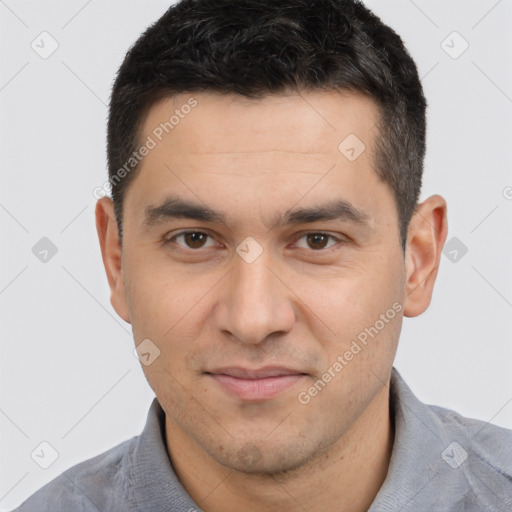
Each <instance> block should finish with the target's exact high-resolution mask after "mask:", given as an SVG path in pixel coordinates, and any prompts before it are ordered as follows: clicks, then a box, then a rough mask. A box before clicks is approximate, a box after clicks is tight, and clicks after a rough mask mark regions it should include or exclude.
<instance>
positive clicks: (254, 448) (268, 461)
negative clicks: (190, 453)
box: [208, 440, 318, 476]
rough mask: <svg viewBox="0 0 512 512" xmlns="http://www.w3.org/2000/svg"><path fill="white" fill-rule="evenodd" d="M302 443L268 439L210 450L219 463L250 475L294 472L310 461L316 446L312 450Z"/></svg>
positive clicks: (315, 453)
mask: <svg viewBox="0 0 512 512" xmlns="http://www.w3.org/2000/svg"><path fill="white" fill-rule="evenodd" d="M299 446H300V443H296V442H293V443H290V442H288V443H284V442H282V441H281V442H279V443H269V442H268V440H260V441H259V442H258V441H254V440H253V441H248V442H246V443H245V444H243V445H242V446H241V447H239V448H237V447H231V448H229V447H227V446H225V445H224V446H216V447H213V450H208V451H209V452H210V456H211V457H212V458H213V459H215V460H216V461H217V462H218V463H219V464H222V465H223V466H225V467H227V468H229V469H231V470H233V471H237V472H240V473H246V474H248V475H253V476H256V475H259V476H271V475H274V476H275V475H279V474H284V473H289V472H293V471H294V470H296V469H298V468H300V467H302V466H304V465H305V464H307V463H308V462H309V461H310V460H311V459H312V458H313V457H314V456H315V455H317V453H318V452H317V450H316V447H313V446H311V447H310V449H309V450H307V449H305V447H304V446H301V449H300V450H299V449H298V448H299Z"/></svg>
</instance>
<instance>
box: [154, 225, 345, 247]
mask: <svg viewBox="0 0 512 512" xmlns="http://www.w3.org/2000/svg"><path fill="white" fill-rule="evenodd" d="M192 233H196V234H201V235H206V236H207V237H209V238H211V239H213V237H212V236H211V235H210V234H209V233H207V232H205V231H198V230H193V229H190V230H184V231H180V232H178V233H176V234H175V235H173V236H172V237H170V238H166V239H164V241H163V243H164V245H169V244H172V243H175V240H176V239H177V238H178V237H180V236H185V235H188V234H192ZM308 235H321V236H326V237H328V238H329V239H330V240H334V241H335V242H336V244H335V245H338V244H344V243H346V242H347V240H346V239H345V238H338V237H335V236H334V235H331V234H329V233H325V232H324V231H307V232H305V233H303V234H301V236H300V237H299V238H297V239H296V241H295V243H296V242H298V241H299V240H301V239H302V238H304V237H307V236H308ZM177 245H178V246H179V247H180V248H181V249H185V250H189V251H191V252H199V251H200V250H201V249H203V248H204V247H200V248H199V249H192V248H190V247H183V246H181V245H179V244H177ZM335 245H333V246H331V247H326V248H322V249H316V250H315V249H310V250H311V251H313V252H315V253H320V252H326V251H328V250H329V249H332V248H333V247H335Z"/></svg>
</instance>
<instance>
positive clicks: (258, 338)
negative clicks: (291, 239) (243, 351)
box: [215, 251, 295, 344]
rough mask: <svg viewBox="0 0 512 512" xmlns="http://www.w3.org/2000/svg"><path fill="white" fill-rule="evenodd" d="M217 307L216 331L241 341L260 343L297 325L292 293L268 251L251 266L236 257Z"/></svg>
mask: <svg viewBox="0 0 512 512" xmlns="http://www.w3.org/2000/svg"><path fill="white" fill-rule="evenodd" d="M234 265H235V266H234V268H233V270H232V271H231V272H229V274H228V276H226V280H225V282H224V289H223V293H222V297H221V298H220V299H219V302H218V303H217V305H216V312H215V324H216V328H217V329H218V330H220V331H222V332H223V333H224V334H225V335H226V334H227V335H229V336H231V337H232V338H234V339H235V340H237V341H238V342H241V343H245V344H258V343H262V342H263V341H265V340H266V339H267V338H268V337H269V336H271V335H276V334H284V333H287V332H289V331H290V330H291V329H292V326H293V323H294V322H295V311H294V307H293V293H292V292H291V291H290V289H289V288H288V287H287V286H286V285H285V284H284V283H283V281H282V280H281V279H280V277H278V275H279V273H278V272H277V271H276V270H275V269H272V268H271V267H272V264H271V261H269V258H268V257H267V254H266V251H264V252H263V254H261V255H260V256H259V258H258V259H257V260H256V261H253V262H252V263H248V262H246V261H244V260H243V259H242V258H240V257H238V256H237V257H236V259H235V264H234Z"/></svg>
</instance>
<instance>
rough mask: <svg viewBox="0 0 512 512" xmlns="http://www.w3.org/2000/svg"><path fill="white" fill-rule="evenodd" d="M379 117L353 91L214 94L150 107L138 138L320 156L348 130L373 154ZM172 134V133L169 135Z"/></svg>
mask: <svg viewBox="0 0 512 512" xmlns="http://www.w3.org/2000/svg"><path fill="white" fill-rule="evenodd" d="M378 118H379V112H378V107H377V105H376V104H375V102H374V101H373V100H372V99H371V98H369V97H367V96H365V95H363V94H360V93H356V92H351V91H328V92H309V93H306V92H303V93H287V94H285V93H283V94H274V95H269V96H265V97H263V98H260V99H251V98H245V97H243V96H240V95H234V94H229V95H227V94H226V95H220V94H215V93H204V92H203V93H191V94H179V95H176V96H173V97H171V98H164V99H162V100H160V101H158V102H157V103H155V104H154V105H153V106H152V107H151V108H150V109H149V111H148V113H147V116H146V118H145V121H144V123H143V127H142V130H141V136H142V138H145V137H147V136H151V137H153V138H154V139H155V140H156V141H157V142H162V140H160V139H165V141H164V142H165V144H167V145H171V146H172V145H175V146H181V145H183V144H185V145H186V147H187V152H189V153H194V154H195V155H203V154H210V155H214V154H219V153H223V152H228V153H231V154H232V155H233V156H235V155H236V154H238V155H240V156H239V157H238V158H240V159H242V158H251V157H252V158H257V157H256V156H254V155H251V153H256V154H258V155H260V154H261V153H262V152H269V151H280V152H286V151H291V152H293V153H296V154H303V155H305V156H308V155H313V156H314V155H318V154H324V153H325V152H326V151H327V152H329V151H332V150H333V149H334V150H335V151H337V150H338V145H339V143H341V142H342V141H343V140H344V139H345V138H346V137H347V136H348V135H350V134H353V135H357V136H358V137H359V139H361V141H362V142H363V143H364V145H365V147H366V150H367V151H366V153H367V156H368V154H369V153H371V149H372V142H373V136H374V134H375V125H376V123H377V121H378ZM171 135H172V136H171Z"/></svg>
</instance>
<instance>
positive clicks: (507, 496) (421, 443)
mask: <svg viewBox="0 0 512 512" xmlns="http://www.w3.org/2000/svg"><path fill="white" fill-rule="evenodd" d="M390 391H391V395H390V398H391V401H390V404H391V406H392V410H393V413H394V414H393V418H394V425H395V440H394V446H393V453H392V457H391V461H390V469H389V471H388V477H387V479H386V481H385V482H384V486H383V489H382V493H381V496H380V497H379V501H378V502H377V504H376V506H375V507H374V508H373V509H372V512H373V511H374V510H375V511H377V510H379V511H380V510H386V511H387V510H390V508H389V503H393V507H394V508H393V510H394V509H396V506H397V500H398V498H397V496H399V495H400V494H403V496H401V500H398V501H400V505H402V506H403V507H407V506H409V505H411V504H412V503H417V504H418V507H417V509H418V510H427V509H428V510H443V511H444V510H446V511H448V510H450V511H452V510H453V511H455V510H465V511H468V512H469V511H471V512H473V511H478V512H480V511H481V510H489V511H500V512H501V511H505V510H512V508H511V506H512V430H509V429H506V428H503V427H499V426H497V425H493V424H492V423H489V422H485V421H481V420H477V419H473V418H468V417H465V416H463V415H462V414H460V413H458V412H456V411H453V410H451V409H447V408H444V407H439V406H437V405H429V404H425V403H423V402H421V401H420V400H419V399H418V398H417V397H416V396H415V395H414V393H413V392H412V391H411V389H410V388H409V387H408V385H407V384H406V383H405V381H404V380H403V379H402V377H401V376H400V374H399V373H398V371H397V370H396V369H395V368H393V374H392V380H391V390H390ZM397 489H398V490H400V492H398V494H397ZM405 489H409V491H404V490H405ZM402 502H403V503H402ZM407 503H409V505H407ZM383 504H384V505H383ZM379 507H380V508H379ZM398 508H399V507H398Z"/></svg>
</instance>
